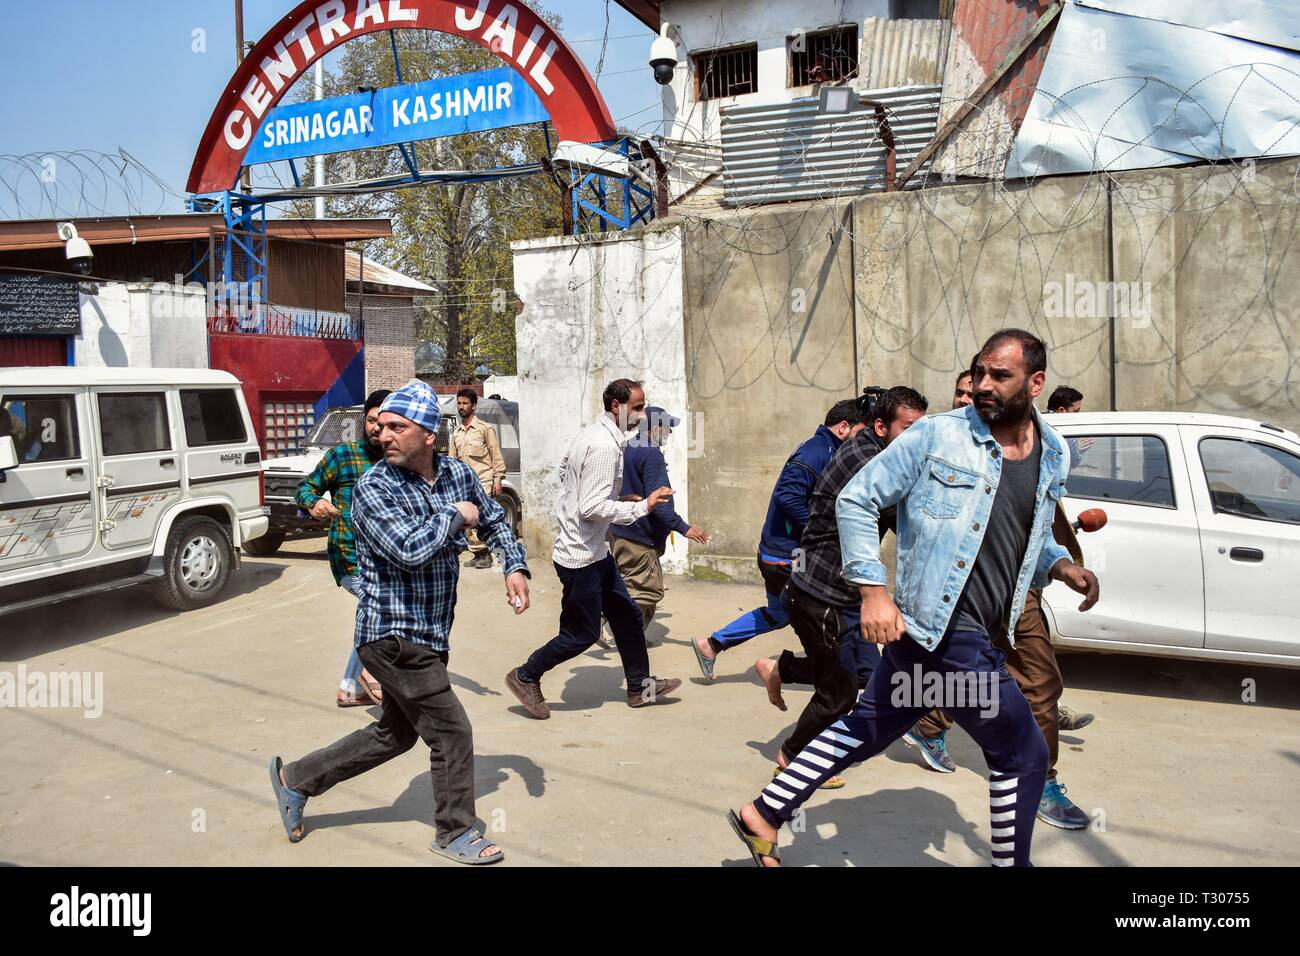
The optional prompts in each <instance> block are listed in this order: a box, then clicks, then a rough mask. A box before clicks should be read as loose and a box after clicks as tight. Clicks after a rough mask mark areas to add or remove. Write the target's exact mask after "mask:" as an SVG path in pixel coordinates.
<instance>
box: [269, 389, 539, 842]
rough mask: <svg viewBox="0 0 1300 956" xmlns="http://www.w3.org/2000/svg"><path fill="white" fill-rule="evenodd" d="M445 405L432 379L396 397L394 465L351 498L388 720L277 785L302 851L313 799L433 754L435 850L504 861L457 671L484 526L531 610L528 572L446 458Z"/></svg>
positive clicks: (364, 610) (364, 646)
mask: <svg viewBox="0 0 1300 956" xmlns="http://www.w3.org/2000/svg"><path fill="white" fill-rule="evenodd" d="M440 417H441V416H440V413H439V409H438V397H437V395H435V394H434V392H433V390H432V389H431V388H429V386H427V385H425V384H424V383H422V382H411V383H409V384H407V385H404V386H403V387H402V388H400V389H398V390H397V391H395V392H393V394H392V395H390V396H389V397H388V398H387V399H385V400H384V403H383V405H382V406H381V407H380V417H379V424H380V432H379V440H380V443H381V444H382V445H383V447H384V460H383V461H381V462H379V463H378V464H376V465H375V466H374V467H373V468H371V469H370V470H369V471H368V472H366V474H365V476H364V477H363V478H362V479H361V480H360V481H359V482H358V483H357V486H356V490H355V491H354V492H353V498H352V522H353V526H354V529H355V531H356V546H357V568H358V571H359V572H360V576H361V586H360V592H361V594H360V603H359V605H358V607H357V627H356V643H357V651H358V653H359V654H360V656H361V660H362V662H363V663H364V664H365V665H366V669H367V670H369V671H370V673H372V674H374V675H375V677H376V678H378V680H379V683H380V684H381V685H382V686H383V689H384V693H383V713H382V715H381V716H380V718H379V720H377V721H376V722H375V723H373V724H371V725H370V726H369V727H366V728H364V729H362V730H358V731H356V732H355V733H352V734H349V735H348V736H346V737H344V738H343V739H342V740H339V741H338V742H337V743H334V744H331V745H330V746H328V747H325V748H324V749H322V750H318V751H316V752H315V753H312V754H308V755H307V756H306V757H303V758H302V759H301V760H298V761H295V762H293V763H290V764H288V765H283V764H282V763H281V761H280V758H279V757H276V758H274V759H273V760H272V761H271V782H272V786H273V787H274V788H275V791H276V798H277V800H278V802H279V807H280V816H281V819H282V820H283V822H284V826H285V831H286V832H287V833H288V834H289V839H290V841H292V842H297V841H298V840H300V839H302V836H303V822H302V810H303V806H304V805H305V804H306V802H307V798H308V797H314V796H317V795H319V794H322V793H324V792H325V791H326V790H328V789H329V788H330V787H332V786H334V785H335V784H336V783H339V782H340V781H342V780H348V779H350V778H352V777H355V776H357V775H359V774H362V773H364V772H365V771H367V770H370V769H371V768H372V767H377V766H379V765H380V764H382V763H384V762H385V761H388V760H391V759H392V758H393V757H396V756H397V755H398V754H402V753H405V752H406V751H408V750H410V749H411V747H412V746H414V745H415V741H416V738H417V737H419V738H422V739H423V740H424V742H425V743H426V744H428V746H429V765H430V774H431V776H432V777H433V793H434V801H435V808H434V823H435V826H436V827H437V839H436V840H435V841H434V843H433V844H432V846H430V849H431V850H433V851H434V852H435V853H438V854H440V855H442V856H445V857H448V858H449V859H453V860H455V861H457V862H458V863H469V864H482V863H495V862H496V861H497V860H500V859H503V858H504V855H505V854H504V853H503V852H502V851H501V850H500V849H499V848H498V847H497V846H495V845H494V844H492V843H490V842H489V841H488V840H487V838H486V837H485V836H484V835H483V833H482V831H481V830H479V829H478V828H476V827H475V820H476V819H477V817H476V814H475V812H474V743H473V734H472V729H471V727H470V724H469V718H468V717H467V716H466V714H465V710H464V708H463V707H462V706H461V704H460V701H459V700H457V699H456V695H455V693H454V692H453V691H452V689H451V682H450V680H449V678H448V674H447V660H448V653H449V650H450V643H449V638H450V635H451V624H452V619H453V617H454V612H455V607H456V582H457V580H458V578H459V574H460V564H459V555H460V552H461V551H463V550H465V549H466V547H467V546H468V542H467V541H466V538H465V529H466V528H477V529H478V531H479V533H480V534H481V535H483V536H484V537H485V538H486V539H487V541H488V542H489V544H490V545H491V547H492V548H493V549H494V550H495V551H497V552H498V553H499V554H500V555H501V565H502V567H503V568H504V569H505V584H506V601H507V603H509V604H510V605H511V606H512V607H513V609H514V612H515V613H516V614H522V613H523V612H524V611H525V610H527V608H528V578H529V577H530V574H529V571H528V565H527V564H526V563H525V560H524V549H523V546H522V545H521V544H520V543H519V542H518V541H517V540H516V539H515V536H514V532H513V530H512V529H511V528H510V525H509V523H508V522H507V520H506V517H505V511H504V510H503V509H502V507H501V506H500V505H499V504H497V503H496V501H494V500H493V499H492V498H491V497H490V496H489V495H487V494H485V493H484V492H483V486H482V484H481V483H480V482H479V479H478V476H477V475H475V474H474V472H473V470H471V469H470V467H469V466H468V465H466V464H465V463H463V462H460V461H457V460H456V459H454V458H447V457H442V456H438V455H437V454H436V453H435V452H434V441H435V439H436V436H437V433H438V422H439V419H440Z"/></svg>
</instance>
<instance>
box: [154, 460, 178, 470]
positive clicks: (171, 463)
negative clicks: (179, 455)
mask: <svg viewBox="0 0 1300 956" xmlns="http://www.w3.org/2000/svg"><path fill="white" fill-rule="evenodd" d="M158 467H159V468H175V467H176V459H175V458H164V459H163V460H162V461H160V462H158Z"/></svg>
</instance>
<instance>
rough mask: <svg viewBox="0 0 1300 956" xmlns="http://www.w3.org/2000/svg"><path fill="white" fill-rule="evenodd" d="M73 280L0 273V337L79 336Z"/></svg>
mask: <svg viewBox="0 0 1300 956" xmlns="http://www.w3.org/2000/svg"><path fill="white" fill-rule="evenodd" d="M77 287H78V283H77V281H76V280H75V279H67V278H63V277H60V276H46V275H39V274H37V273H34V272H0V335H80V334H81V300H80V298H79V297H78V293H77Z"/></svg>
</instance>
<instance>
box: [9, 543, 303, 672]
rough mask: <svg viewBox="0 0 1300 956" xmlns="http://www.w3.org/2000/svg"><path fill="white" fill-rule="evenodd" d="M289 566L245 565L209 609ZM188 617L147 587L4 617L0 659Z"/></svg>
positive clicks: (23, 656)
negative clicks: (165, 605) (168, 605)
mask: <svg viewBox="0 0 1300 956" xmlns="http://www.w3.org/2000/svg"><path fill="white" fill-rule="evenodd" d="M287 568H288V565H285V564H278V563H274V562H269V561H256V562H254V561H246V562H244V564H243V565H242V566H241V567H240V569H239V570H238V571H236V572H234V573H233V574H231V576H230V581H229V582H228V583H227V584H226V588H225V590H224V591H222V592H221V597H219V598H218V599H217V600H216V601H215V602H213V604H211V605H209V607H213V608H219V607H221V605H223V604H227V603H229V602H231V601H233V600H235V599H236V598H240V597H243V596H244V595H247V594H252V593H254V592H255V591H258V590H260V589H262V588H264V587H266V586H267V585H270V584H274V583H275V582H276V581H278V580H279V579H280V576H281V575H283V574H284V572H285V570H286V569H287ZM186 613H192V612H186V611H174V610H172V609H171V608H167V607H164V606H163V605H162V604H160V603H159V602H158V600H157V599H156V598H155V597H154V594H153V587H152V585H149V584H140V585H134V586H131V587H125V588H121V589H120V590H117V591H107V592H104V593H100V594H91V595H87V596H86V597H81V598H75V599H74V600H71V601H64V602H62V603H61V604H51V605H48V606H46V607H38V608H32V609H31V610H30V611H22V612H20V613H18V614H10V615H7V616H6V617H5V619H4V633H5V640H4V641H3V642H2V643H0V661H4V662H9V661H22V660H27V659H28V658H31V657H35V656H37V655H40V654H48V653H50V652H51V651H57V650H61V649H62V648H65V647H71V646H73V645H76V644H85V643H88V642H90V641H95V640H99V639H100V638H104V637H112V636H113V635H114V634H118V633H121V632H122V631H129V630H131V629H132V628H137V627H144V626H146V625H149V624H155V623H157V622H158V621H164V620H168V619H170V618H175V617H180V616H182V615H183V614H186ZM177 633H178V634H181V633H183V632H182V631H178V632H177Z"/></svg>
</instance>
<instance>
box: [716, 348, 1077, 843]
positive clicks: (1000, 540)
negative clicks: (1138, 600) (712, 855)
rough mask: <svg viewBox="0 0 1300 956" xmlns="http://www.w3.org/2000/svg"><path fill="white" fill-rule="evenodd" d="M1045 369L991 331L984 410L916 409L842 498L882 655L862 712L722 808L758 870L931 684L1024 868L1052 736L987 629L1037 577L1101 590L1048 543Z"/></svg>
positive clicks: (848, 560) (976, 380)
mask: <svg viewBox="0 0 1300 956" xmlns="http://www.w3.org/2000/svg"><path fill="white" fill-rule="evenodd" d="M1046 369H1047V350H1046V348H1045V347H1044V345H1043V343H1042V341H1041V340H1039V339H1038V338H1037V337H1035V336H1033V335H1031V334H1030V333H1028V332H1025V331H1023V330H1020V329H1005V330H1003V331H1000V332H997V333H995V334H994V335H993V336H992V337H991V338H990V339H989V340H988V341H987V342H986V343H985V344H984V347H983V348H982V349H981V350H980V354H979V357H978V358H977V359H976V361H975V363H974V367H973V368H972V369H971V373H972V379H973V381H972V384H973V385H974V387H975V405H974V406H973V407H971V408H963V409H959V410H954V411H950V412H945V413H944V414H942V415H930V416H927V417H925V418H923V419H921V420H920V421H919V422H917V423H916V424H914V425H913V426H912V427H911V428H909V429H908V430H907V431H906V432H904V433H903V435H901V436H900V437H899V438H898V440H897V441H895V442H894V443H893V444H891V445H890V446H889V447H888V448H887V449H885V450H884V451H883V452H881V453H880V454H879V455H877V456H876V457H875V458H874V459H873V460H872V461H871V462H870V464H868V465H867V466H866V467H865V468H863V469H862V470H861V471H859V472H858V473H857V475H856V476H855V477H854V478H853V480H852V481H850V482H849V483H848V485H847V486H846V487H845V489H844V491H843V492H842V493H841V495H840V497H839V499H838V502H837V505H836V513H837V516H838V522H839V529H840V542H841V547H842V549H843V560H844V565H843V568H842V574H843V575H844V579H845V580H846V581H848V582H850V583H852V584H855V585H857V586H858V588H859V593H860V595H861V600H862V604H861V611H860V614H861V619H862V634H863V637H864V639H865V640H866V641H868V642H870V643H873V644H879V645H885V650H884V652H883V654H882V657H881V662H880V664H879V665H878V666H877V667H876V669H875V671H874V673H873V674H872V675H871V679H870V680H869V681H868V682H867V687H866V689H865V690H864V691H863V692H862V694H861V696H859V698H858V700H857V703H856V704H854V706H853V709H852V710H851V711H850V712H849V713H848V714H846V715H845V716H844V717H842V718H840V719H839V720H837V721H835V722H834V723H833V724H831V725H830V726H829V727H828V728H827V729H826V730H825V731H823V732H822V733H821V734H819V735H818V736H817V737H816V739H814V740H813V741H812V742H811V743H810V744H809V745H808V746H807V747H806V748H805V749H804V750H803V751H802V752H800V753H799V754H798V755H797V756H796V757H795V758H794V760H792V761H791V762H790V766H789V767H788V768H787V769H786V770H785V771H784V772H782V773H781V774H780V775H779V776H778V777H776V778H775V779H774V780H773V781H772V782H771V783H769V784H768V785H767V787H766V788H764V790H763V792H762V793H761V794H760V795H759V796H758V798H757V799H756V800H754V802H752V803H749V804H746V805H745V806H744V807H743V808H742V809H741V810H740V812H739V813H736V812H734V811H732V812H730V813H729V814H728V819H729V822H730V824H731V827H732V829H733V830H734V831H735V832H736V834H737V835H738V836H739V837H740V838H741V839H742V840H743V841H744V843H745V846H746V848H747V849H748V850H749V852H750V854H751V855H752V856H753V858H754V862H755V863H756V864H757V865H759V866H777V865H779V864H780V858H779V856H778V853H777V847H776V841H777V835H778V828H779V827H780V826H781V825H782V824H784V823H786V822H788V821H789V820H790V819H791V818H792V817H793V816H794V815H795V813H796V812H797V811H798V810H799V808H800V806H801V805H802V804H803V802H804V801H805V800H807V799H808V797H809V796H811V794H812V793H813V792H814V791H816V790H817V788H818V787H820V786H821V785H822V784H824V783H825V782H826V781H827V780H828V779H830V778H831V777H833V776H834V775H835V774H837V773H839V772H841V771H842V770H844V769H845V768H846V767H848V766H850V765H852V764H854V763H857V762H859V761H863V760H866V759H868V758H870V757H872V756H875V755H876V754H878V753H880V752H881V751H882V750H884V749H885V748H886V747H888V746H889V745H890V744H891V743H893V742H894V741H895V740H897V739H899V738H900V737H901V736H902V735H903V734H904V732H906V730H907V729H908V728H909V727H911V726H912V724H913V723H914V722H915V721H916V720H917V718H919V717H921V716H922V715H923V714H924V713H925V712H926V711H927V710H929V709H930V708H931V707H933V706H934V705H935V703H936V701H933V700H932V699H931V698H932V697H933V696H935V695H934V694H932V693H930V691H933V690H934V689H936V688H938V689H940V690H941V693H940V694H939V695H938V696H940V697H941V698H942V701H941V703H942V706H943V707H944V708H945V709H946V710H948V712H949V713H951V714H952V715H953V716H954V718H955V719H956V720H957V722H958V723H959V724H960V725H961V726H962V728H963V729H964V730H965V731H966V732H967V733H969V734H970V735H971V737H972V738H974V740H975V742H976V743H977V744H979V746H980V748H981V749H982V750H983V751H984V758H985V760H986V762H987V763H988V766H989V771H990V778H989V806H990V815H991V818H992V825H993V849H992V860H993V864H994V865H995V866H1011V865H1017V866H1028V865H1029V863H1030V860H1029V851H1030V844H1031V841H1032V837H1033V831H1034V820H1035V815H1036V813H1037V811H1038V805H1039V799H1040V797H1041V795H1042V793H1043V783H1044V780H1045V779H1046V776H1047V745H1046V743H1045V742H1044V740H1043V734H1042V732H1041V731H1040V730H1039V729H1038V726H1037V724H1036V723H1035V722H1034V716H1033V713H1032V711H1031V710H1030V706H1029V704H1028V703H1027V702H1026V700H1025V698H1024V696H1023V695H1022V694H1021V692H1020V690H1019V688H1018V687H1017V686H1016V683H1015V681H1014V680H1013V679H1012V678H1011V676H1010V674H1008V673H1007V669H1006V657H1005V655H1004V654H1003V653H1002V652H1001V651H1000V650H998V649H997V648H996V647H995V646H994V644H993V639H994V638H995V637H996V636H997V635H999V634H1001V633H1003V632H1005V631H1010V630H1011V628H1012V626H1013V625H1014V623H1015V621H1016V620H1017V619H1018V618H1019V617H1020V612H1021V608H1022V606H1023V604H1024V601H1025V597H1026V594H1027V592H1028V590H1029V587H1030V585H1031V584H1032V585H1034V586H1036V587H1042V586H1044V585H1045V584H1047V582H1048V581H1049V580H1059V581H1063V582H1065V584H1066V585H1067V586H1068V587H1070V588H1071V589H1073V590H1075V591H1077V592H1079V593H1081V594H1084V595H1085V598H1084V601H1083V602H1082V604H1080V606H1079V607H1080V610H1083V611H1086V610H1087V609H1088V608H1090V607H1092V606H1093V605H1094V604H1095V603H1096V601H1097V597H1098V591H1099V589H1098V585H1097V578H1096V576H1095V575H1094V574H1093V573H1092V572H1091V571H1087V570H1085V569H1083V568H1081V567H1079V566H1078V565H1076V564H1075V563H1074V562H1073V561H1071V560H1070V556H1069V553H1068V552H1067V551H1066V549H1065V548H1064V547H1062V546H1061V545H1059V544H1057V543H1056V542H1054V541H1053V540H1051V534H1052V517H1053V513H1054V511H1055V508H1056V503H1057V502H1058V501H1059V500H1060V498H1061V496H1062V494H1064V491H1065V477H1066V475H1067V474H1068V473H1069V453H1068V451H1067V450H1066V446H1065V442H1064V441H1063V440H1062V439H1061V437H1060V436H1059V435H1058V434H1057V433H1056V431H1055V430H1054V429H1053V428H1052V427H1051V426H1050V425H1048V424H1047V423H1046V422H1045V421H1044V420H1043V419H1042V418H1041V417H1040V416H1039V415H1038V413H1037V411H1036V410H1035V409H1034V407H1033V399H1034V398H1036V397H1037V396H1038V395H1039V394H1041V392H1042V390H1043V383H1044V380H1045V379H1046ZM891 506H892V507H896V508H897V515H898V517H897V521H898V539H899V541H898V575H897V588H896V594H897V597H898V603H895V600H894V598H892V597H891V596H890V595H889V592H888V591H887V590H886V589H885V582H886V572H885V566H884V565H883V564H882V563H881V561H880V519H881V515H882V512H884V511H885V509H887V508H889V507H891ZM972 685H973V686H972ZM923 690H924V691H926V693H922V691H923ZM971 690H975V691H976V693H974V694H971V693H969V691H971ZM972 696H973V697H976V698H977V700H971V697H972Z"/></svg>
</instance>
